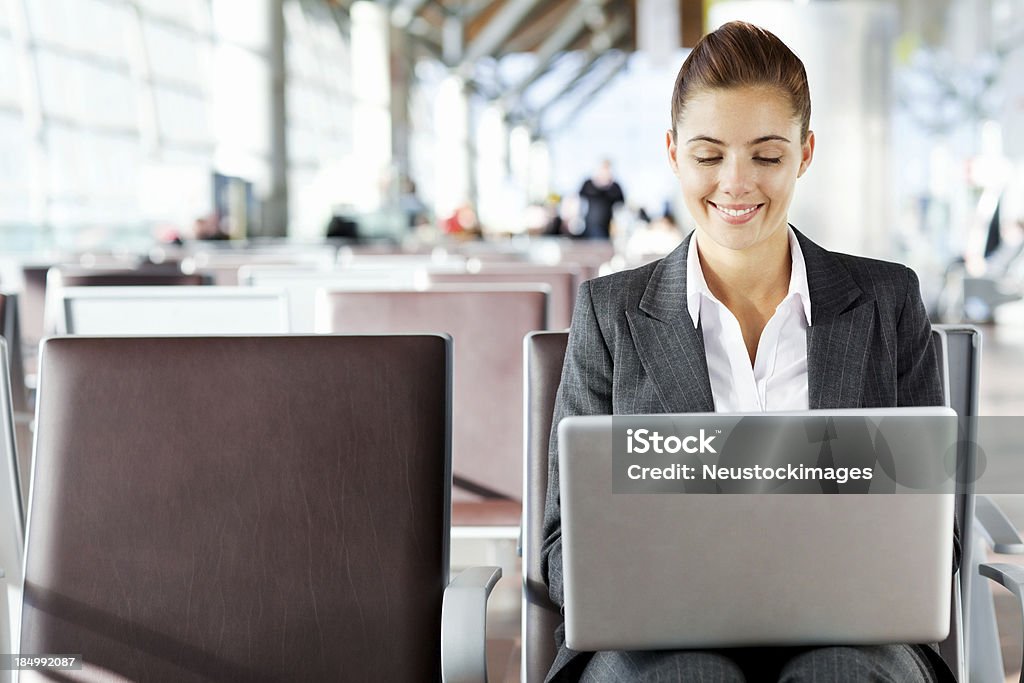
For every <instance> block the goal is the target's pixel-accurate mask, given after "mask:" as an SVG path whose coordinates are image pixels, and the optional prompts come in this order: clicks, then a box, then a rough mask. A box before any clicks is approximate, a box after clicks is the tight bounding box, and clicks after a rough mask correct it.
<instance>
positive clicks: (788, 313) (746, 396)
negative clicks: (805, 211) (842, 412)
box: [686, 228, 811, 413]
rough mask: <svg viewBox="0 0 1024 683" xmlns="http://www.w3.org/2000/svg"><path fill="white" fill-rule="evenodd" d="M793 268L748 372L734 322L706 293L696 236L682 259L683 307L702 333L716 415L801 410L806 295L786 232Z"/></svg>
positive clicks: (796, 246)
mask: <svg viewBox="0 0 1024 683" xmlns="http://www.w3.org/2000/svg"><path fill="white" fill-rule="evenodd" d="M789 250H790V254H791V255H792V261H793V267H792V273H791V274H790V277H789V292H788V293H787V294H786V297H785V298H784V299H783V300H782V302H781V303H780V304H779V305H778V307H776V309H775V313H774V314H773V315H772V317H771V319H769V320H768V324H767V325H765V328H764V330H763V331H762V332H761V339H760V340H759V341H758V343H757V354H756V355H755V357H754V366H753V367H751V366H750V356H749V355H748V354H747V347H746V345H745V344H744V343H743V333H742V332H741V331H740V324H739V321H737V320H736V316H734V315H733V314H732V311H730V310H729V309H728V308H726V307H725V305H724V304H723V303H722V302H720V301H719V300H718V299H716V298H715V296H714V295H713V294H712V293H711V290H710V289H708V285H707V281H706V280H705V279H704V271H703V270H702V269H701V267H700V258H699V257H698V255H697V234H696V233H694V235H693V239H691V240H690V246H689V251H688V253H687V256H686V273H687V276H686V305H687V309H688V311H689V313H690V318H691V319H692V320H693V325H694V327H696V326H697V324H698V322H699V323H700V326H701V329H702V331H703V333H704V352H705V354H706V356H707V362H708V374H709V376H710V378H711V393H712V395H713V396H714V399H715V411H716V412H719V413H735V412H750V413H754V412H764V411H769V410H807V408H808V399H807V328H808V327H809V326H810V324H811V295H810V290H809V289H808V286H807V266H806V265H805V263H804V255H803V252H802V251H801V250H800V243H799V242H798V241H797V239H796V233H795V232H793V229H792V228H790V229H789Z"/></svg>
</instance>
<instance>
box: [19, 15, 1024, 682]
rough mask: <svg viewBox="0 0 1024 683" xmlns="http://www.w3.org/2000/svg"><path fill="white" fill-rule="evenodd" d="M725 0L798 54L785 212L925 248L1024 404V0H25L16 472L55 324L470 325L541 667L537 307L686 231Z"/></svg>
mask: <svg viewBox="0 0 1024 683" xmlns="http://www.w3.org/2000/svg"><path fill="white" fill-rule="evenodd" d="M733 19H743V20H746V21H750V22H752V23H755V24H759V25H761V26H763V27H765V28H767V29H769V30H771V31H773V32H774V33H776V34H777V35H778V36H779V37H780V38H782V40H783V41H785V42H786V43H787V44H788V45H789V46H790V47H792V48H793V50H794V51H795V52H796V53H797V54H798V56H799V57H800V58H801V59H802V60H803V62H804V63H805V65H806V68H807V73H808V80H809V84H810V90H811V97H812V117H811V128H812V130H814V131H815V135H816V141H817V146H816V149H815V156H814V161H813V164H812V165H811V167H810V170H809V171H808V172H807V173H806V175H804V176H803V177H802V178H801V179H800V180H799V181H798V183H797V189H796V196H795V200H794V202H793V205H792V208H791V211H790V222H791V223H792V224H793V225H794V226H795V227H796V228H798V229H799V230H801V231H803V232H804V233H805V234H806V235H807V236H809V237H811V238H812V239H814V240H816V241H817V242H819V243H820V244H822V245H823V246H825V247H827V248H830V249H833V250H835V251H842V252H848V253H854V254H859V255H865V256H871V257H875V258H881V259H887V260H894V261H899V262H902V263H906V264H907V265H909V266H910V267H912V268H913V269H914V270H915V271H916V272H917V273H918V275H919V277H920V281H921V288H922V293H923V296H924V300H925V303H926V306H927V307H928V311H929V314H930V316H931V319H932V320H933V322H936V323H938V322H947V323H977V324H979V325H982V326H983V330H984V336H985V344H986V351H988V350H991V355H990V356H986V357H985V360H984V366H983V367H984V374H983V379H982V384H981V391H982V413H983V414H993V415H1013V414H1017V415H1019V414H1020V413H1019V412H1018V411H1020V410H1022V409H1024V372H1022V371H1021V363H1020V359H1021V357H1022V351H1024V78H1022V77H1021V74H1022V73H1024V1H1022V0H793V1H789V0H763V1H758V0H5V1H4V2H0V64H3V65H4V67H3V68H0V323H2V325H3V327H2V329H0V332H2V335H3V337H4V338H5V339H6V340H7V343H8V345H9V347H10V350H11V367H10V370H11V383H12V389H13V409H14V414H15V421H14V422H15V430H16V436H17V445H18V468H19V470H20V477H21V480H22V484H23V487H24V490H23V491H22V492H21V495H22V498H23V501H22V502H23V503H24V502H27V500H25V498H26V496H27V489H28V484H27V482H28V481H29V480H30V476H31V458H32V428H33V424H32V411H33V406H34V401H35V398H36V393H35V392H36V387H37V382H38V377H37V374H38V350H39V346H40V342H41V340H43V339H45V338H46V337H48V336H51V335H55V334H99V335H106V334H109V335H119V334H154V333H156V334H163V333H167V332H175V331H178V332H183V333H193V334H225V333H227V334H265V333H310V334H312V333H353V334H362V333H373V332H377V333H392V332H416V331H420V332H421V331H424V330H428V329H430V330H434V329H436V330H437V331H445V332H449V333H451V334H452V336H453V337H454V338H455V346H454V367H455V379H454V391H455V395H454V420H455V424H454V427H453V430H454V437H453V438H454V446H453V448H454V455H453V458H454V473H453V477H454V486H455V491H454V493H453V494H452V499H453V513H452V514H453V520H452V521H453V525H454V526H455V530H454V531H453V539H454V540H453V563H454V564H458V563H460V562H463V561H464V563H465V564H467V565H468V564H472V563H480V561H481V559H482V560H484V561H487V562H489V563H496V564H500V565H501V566H502V567H503V569H504V570H505V575H506V579H505V580H503V584H502V585H504V586H506V593H505V594H504V596H503V597H502V595H501V592H500V591H499V593H498V600H497V605H498V606H497V608H496V609H498V610H499V611H498V612H496V613H495V615H494V620H495V624H496V626H497V633H498V634H499V635H498V637H497V638H496V639H495V640H494V641H493V642H492V644H491V646H492V650H493V652H492V653H491V654H492V665H493V661H499V662H501V661H504V662H505V663H506V664H507V666H502V665H501V664H500V663H499V664H497V665H493V666H497V667H498V669H496V670H495V671H492V674H494V675H493V676H492V679H493V680H517V679H518V673H519V664H518V662H517V657H518V649H517V648H518V646H519V641H518V640H517V638H518V629H519V623H518V619H519V612H518V608H519V605H518V603H519V592H518V590H519V587H518V586H517V585H516V584H515V583H514V582H515V581H517V580H518V578H519V571H520V567H519V566H518V564H517V563H518V560H517V558H516V554H515V545H516V542H517V538H518V536H517V534H518V531H517V529H518V524H519V518H520V515H521V501H522V495H521V494H522V486H523V481H522V479H523V473H522V449H523V434H522V425H523V405H522V396H523V366H522V362H521V361H522V344H523V342H522V340H523V335H524V334H526V333H527V332H529V331H532V330H562V329H565V328H567V327H568V325H569V320H570V319H571V315H572V310H573V303H574V300H575V295H576V291H577V288H578V286H579V284H580V283H581V282H583V281H584V280H586V279H589V278H592V277H596V276H598V275H602V274H607V273H610V272H614V271H617V270H621V269H624V268H630V267H635V266H638V265H642V264H644V263H648V262H650V261H652V260H654V259H657V258H660V257H662V256H664V255H665V254H666V253H668V252H669V251H671V250H672V249H673V248H675V246H676V245H678V243H679V241H680V240H681V239H682V237H683V236H684V235H685V234H687V233H688V232H689V231H690V230H691V229H692V220H691V218H690V217H689V216H688V215H687V212H686V208H685V205H684V203H683V200H682V197H681V194H680V189H679V186H678V180H677V179H676V178H675V177H674V175H673V174H672V171H671V169H670V167H669V164H668V160H667V158H666V152H665V134H666V130H667V129H668V127H669V125H670V120H669V119H670V113H669V111H670V109H669V108H670V95H671V92H672V88H673V83H674V80H675V76H676V73H677V71H678V69H679V66H680V64H681V63H682V61H683V60H684V59H685V57H686V55H687V53H688V50H689V49H690V48H691V47H692V46H693V45H694V44H695V43H696V42H697V41H698V40H699V39H700V37H701V36H702V35H704V34H705V33H706V32H708V31H710V30H713V29H714V28H715V27H717V26H719V25H721V24H722V23H725V22H727V21H730V20H733ZM596 178H600V181H599V182H598V183H597V184H598V185H599V186H600V187H601V188H611V187H612V181H614V183H615V186H616V187H617V188H618V190H617V193H618V194H617V196H613V195H615V193H612V194H600V193H599V194H596V195H595V194H593V193H592V192H590V191H589V190H587V189H586V184H587V183H591V182H592V180H591V179H596ZM601 202H604V204H603V205H602V204H601ZM598 206H602V209H601V210H602V211H606V212H607V215H608V216H609V217H610V223H609V222H608V221H607V220H606V221H605V223H606V227H608V228H610V232H609V234H608V236H607V237H606V238H605V237H603V236H601V235H595V234H593V233H592V232H591V231H590V222H589V221H588V220H587V213H588V211H594V210H596V209H595V207H598ZM97 285H98V286H97ZM167 285H173V286H172V287H168V286H167ZM158 287H159V288H160V289H164V290H167V291H163V292H160V291H157V288H158ZM93 290H95V291H93ZM100 290H105V291H100ZM129 290H136V291H129ZM171 290H173V291H171ZM371 294H372V295H374V298H372V299H371V298H368V297H369V295H371ZM131 306H134V308H132V307H131ZM169 323H173V325H170V326H168V325H169ZM175 325H177V326H178V327H175ZM439 328H443V329H439ZM509 358H511V359H513V360H511V361H510V360H508V359H509ZM480 502H487V503H490V505H489V506H477V505H475V504H476V503H480ZM1013 507H1014V506H1013V504H1012V501H1011V505H1010V508H1011V510H1012V511H1013V514H1014V515H1015V521H1016V522H1017V526H1018V527H1020V526H1024V509H1017V510H1013ZM1018 507H1019V506H1018ZM460 529H461V531H460ZM488 529H490V531H488ZM480 539H483V540H485V541H488V542H489V543H490V544H489V545H485V546H484V547H483V549H482V550H481V548H480V547H478V546H476V545H474V543H475V542H476V541H478V540H480ZM460 543H461V544H462V545H460ZM481 554H482V558H481ZM509 581H512V582H513V584H512V588H508V587H507V586H508V582H509ZM1007 604H1008V603H1007ZM1004 607H1005V605H1004ZM1007 609H1008V608H1007ZM501 610H504V611H501ZM1000 610H1001V611H1000V614H1001V615H1002V614H1003V613H1004V612H1006V611H1007V610H1006V609H1003V607H1001V608H1000ZM503 628H504V632H505V635H504V636H502V635H501V634H502V629H503ZM1016 628H1017V629H1019V628H1020V626H1019V625H1018V626H1016ZM1018 640H1019V639H1018ZM1013 647H1017V648H1019V644H1017V645H1016V646H1011V647H1010V648H1009V649H1008V650H1007V651H1006V653H1005V659H1006V667H1007V671H1008V672H1010V673H1012V672H1013V671H1015V670H1017V669H1016V668H1015V667H1018V666H1019V657H1020V652H1019V649H1018V650H1014V649H1013Z"/></svg>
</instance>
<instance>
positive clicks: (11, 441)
mask: <svg viewBox="0 0 1024 683" xmlns="http://www.w3.org/2000/svg"><path fill="white" fill-rule="evenodd" d="M8 362H9V353H8V347H7V343H6V342H5V341H4V340H3V339H0V569H3V571H4V575H5V577H6V578H5V579H4V581H3V583H2V584H0V586H2V585H6V584H10V585H14V586H17V585H19V584H20V582H21V565H22V552H23V550H24V546H25V517H24V512H23V508H22V498H21V486H20V483H19V480H20V471H19V470H20V467H19V462H18V457H17V452H18V446H17V441H16V439H15V428H14V410H13V408H14V404H13V401H12V400H11V383H10V381H9V380H10V376H9V374H8V372H7V368H8ZM0 619H7V615H6V614H2V615H0ZM0 632H3V633H6V632H7V624H6V623H5V624H0Z"/></svg>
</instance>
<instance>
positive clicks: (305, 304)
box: [238, 266, 427, 332]
mask: <svg viewBox="0 0 1024 683" xmlns="http://www.w3.org/2000/svg"><path fill="white" fill-rule="evenodd" d="M238 281H239V283H240V284H242V285H243V286H250V287H275V288H280V289H282V290H284V291H285V292H286V293H287V295H288V316H289V319H290V320H291V325H292V331H293V332H313V331H314V330H315V327H316V312H315V304H316V292H317V290H319V289H325V288H326V289H367V290H378V289H416V288H418V287H419V288H422V286H425V285H426V283H427V275H426V272H424V271H422V270H418V269H416V268H405V269H402V268H398V267H394V268H380V269H370V268H347V269H340V268H336V269H331V270H323V269H313V268H311V267H310V268H299V267H298V266H243V267H241V268H239V269H238Z"/></svg>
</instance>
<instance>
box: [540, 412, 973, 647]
mask: <svg viewBox="0 0 1024 683" xmlns="http://www.w3.org/2000/svg"><path fill="white" fill-rule="evenodd" d="M651 421H653V422H651ZM659 421H660V422H659ZM666 421H667V422H666ZM637 425H640V427H638V426H637ZM652 425H653V427H652ZM658 425H662V426H663V427H665V429H664V430H663V431H664V432H667V433H669V434H674V435H677V440H676V441H670V440H668V439H663V440H662V442H661V446H663V447H665V446H669V447H675V448H676V453H674V454H672V453H668V454H663V455H658V454H655V453H654V452H653V450H654V448H653V444H654V441H655V440H654V439H653V438H652V436H653V435H652V432H655V431H657V429H658V428H659V427H658ZM641 427H647V428H648V431H647V432H646V433H641V432H640V431H639V430H640V428H641ZM630 429H632V431H631V432H630V431H629V430H630ZM627 432H628V433H629V436H628V437H627ZM662 436H664V433H663V434H662ZM688 436H689V437H692V438H690V439H689V440H687V437H688ZM630 437H631V438H632V441H631V442H630V443H628V444H627V439H629V438H630ZM955 443H956V418H955V413H954V412H953V411H952V410H950V409H948V408H899V409H870V410H868V409H866V410H833V411H813V412H804V413H795V412H794V413H760V414H757V415H730V414H714V413H710V414H699V413H695V414H685V415H671V416H622V417H613V416H586V417H571V418H566V419H565V420H563V421H562V422H561V423H560V424H559V466H560V487H561V489H560V491H561V509H562V545H563V572H564V585H565V625H566V644H567V646H568V647H569V648H571V649H574V650H608V649H613V650H630V649H679V648H707V647H740V646H773V645H825V644H862V645H866V644H876V643H892V642H936V641H939V640H942V639H943V638H944V637H945V636H946V634H947V632H948V629H949V609H950V597H949V595H950V593H949V591H950V588H951V578H952V576H951V567H952V545H953V514H954V512H953V493H952V490H953V486H952V484H953V481H952V477H951V476H948V474H947V472H954V471H955V470H953V469H952V467H953V466H954V465H955V460H954V462H953V463H950V462H949V460H950V457H951V456H950V454H951V453H955ZM627 445H628V446H629V447H630V448H631V452H628V453H627ZM644 447H646V449H647V450H646V451H643V448H644ZM662 450H663V451H667V450H671V448H662ZM645 467H646V468H647V471H646V472H643V470H644V468H645ZM686 468H692V469H690V470H689V472H688V474H689V478H685V476H684V475H685V474H686V473H687V470H686ZM708 468H710V469H708ZM654 470H658V471H659V472H658V474H659V475H660V476H655V475H654ZM865 471H866V472H865ZM672 473H675V474H676V478H674V479H673V478H672V476H671V475H672ZM640 475H643V478H641V476H640ZM723 475H724V476H723ZM744 475H750V476H747V477H746V478H744ZM754 475H756V476H754ZM855 475H856V476H855ZM615 491H630V492H615ZM643 491H648V492H643ZM850 491H853V492H852V493H851V492H850ZM925 491H928V492H927V493H925Z"/></svg>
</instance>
